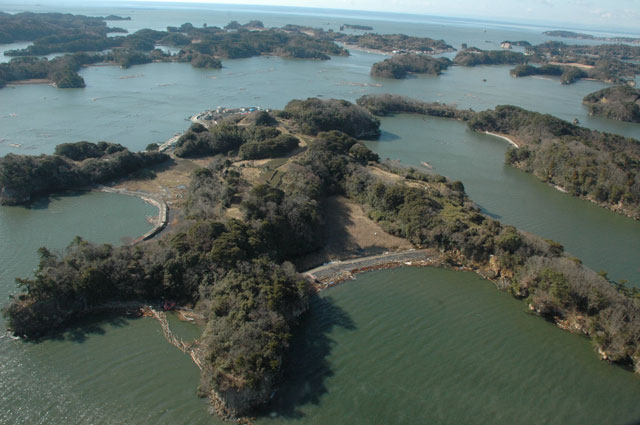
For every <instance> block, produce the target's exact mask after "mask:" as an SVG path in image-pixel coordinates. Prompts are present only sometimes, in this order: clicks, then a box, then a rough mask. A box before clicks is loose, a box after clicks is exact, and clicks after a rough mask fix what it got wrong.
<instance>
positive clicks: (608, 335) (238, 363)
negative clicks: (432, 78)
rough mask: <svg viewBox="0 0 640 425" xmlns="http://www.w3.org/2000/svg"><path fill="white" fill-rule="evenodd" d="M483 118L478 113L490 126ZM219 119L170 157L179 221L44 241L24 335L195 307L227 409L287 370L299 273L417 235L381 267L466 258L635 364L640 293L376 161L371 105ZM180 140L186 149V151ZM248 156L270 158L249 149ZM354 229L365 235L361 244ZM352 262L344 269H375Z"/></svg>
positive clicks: (201, 352)
mask: <svg viewBox="0 0 640 425" xmlns="http://www.w3.org/2000/svg"><path fill="white" fill-rule="evenodd" d="M394 101H395V102H396V103H397V104H402V103H401V102H399V101H398V99H395V100H394ZM371 103H373V102H371ZM437 109H438V108H432V109H429V108H425V109H424V110H425V111H431V110H437ZM489 114H490V113H487V114H485V115H481V114H479V115H478V116H476V117H474V118H471V120H470V121H469V122H470V123H473V125H474V127H476V128H479V126H481V125H485V126H488V125H489V124H488V123H489V122H490V115H489ZM210 115H211V114H201V115H200V116H199V118H197V119H194V121H196V122H194V123H193V125H192V126H191V127H190V128H189V130H187V131H186V132H185V133H184V134H183V136H182V137H181V138H180V139H179V140H178V141H177V143H176V144H175V153H174V154H172V155H176V156H175V158H176V161H191V163H192V164H200V165H199V166H194V165H192V166H189V167H185V169H188V170H191V171H190V172H189V175H190V179H191V181H190V183H189V184H188V189H187V193H186V196H185V197H184V198H183V202H182V203H181V204H180V205H179V207H180V208H182V209H183V212H182V219H181V220H180V222H179V223H176V224H174V225H172V226H171V228H169V229H168V230H166V231H164V232H162V233H161V234H160V236H158V237H156V238H153V239H151V240H149V241H146V242H140V243H137V244H135V245H124V246H120V247H114V246H112V245H107V244H105V245H96V244H91V243H89V242H86V241H84V240H82V239H80V238H75V239H74V240H73V241H72V242H71V244H70V245H69V246H68V248H67V249H66V250H65V251H64V252H62V253H54V252H52V251H50V250H48V249H46V248H41V249H40V250H39V251H38V254H39V257H40V260H39V264H38V267H37V269H36V270H35V272H34V275H33V276H32V277H30V278H23V279H18V283H19V285H20V288H21V289H22V292H21V293H20V294H18V295H16V296H14V297H13V298H12V300H11V303H10V304H9V305H8V306H6V307H5V308H4V310H3V314H4V315H5V317H7V320H8V326H9V328H11V329H12V331H13V332H14V333H15V334H16V335H20V336H24V337H29V338H36V337H42V336H44V335H46V334H49V333H51V332H53V331H55V330H57V329H61V328H63V327H64V326H67V325H69V324H70V323H72V322H73V321H74V320H77V318H79V317H82V316H87V315H91V314H93V313H94V312H97V311H105V310H109V309H123V308H125V306H127V308H134V307H135V308H137V309H143V310H144V311H145V312H146V313H145V314H149V315H150V316H153V317H156V318H158V317H159V318H161V312H157V311H156V310H154V308H153V307H149V306H157V305H159V304H160V305H162V304H164V306H165V307H167V308H173V306H174V305H175V304H176V303H177V304H178V305H180V306H185V307H191V308H192V309H193V310H192V313H193V314H195V315H199V316H200V317H202V318H203V320H204V322H205V323H206V325H205V328H204V332H203V333H202V335H201V337H200V338H199V339H198V341H197V342H196V343H194V344H189V345H184V344H180V343H179V341H174V343H175V344H176V345H177V346H179V347H180V349H181V350H183V351H184V352H187V353H188V354H189V355H190V356H191V357H192V359H194V362H195V363H196V364H197V365H198V367H200V368H201V371H202V373H201V383H200V386H199V389H198V393H199V394H200V395H201V396H202V397H208V398H209V399H210V400H211V402H212V404H213V406H214V408H215V409H216V411H217V412H218V413H219V414H221V415H222V416H224V417H228V418H230V417H238V416H242V415H246V414H250V413H251V412H254V411H255V409H256V408H259V407H260V406H264V405H265V404H267V403H268V402H269V400H270V397H271V395H272V394H273V392H274V390H275V389H277V387H278V383H279V379H280V377H281V375H282V372H283V370H284V368H286V367H287V364H286V359H287V353H288V347H289V343H290V340H291V333H292V331H293V330H294V329H295V327H296V326H297V324H298V323H299V321H300V318H301V317H302V316H303V315H304V314H305V312H306V311H307V309H308V305H309V300H310V299H311V297H314V296H315V291H317V290H321V289H322V288H324V287H326V284H325V282H327V279H320V278H318V277H316V276H309V275H307V276H306V277H305V276H303V275H301V274H299V272H300V271H304V270H308V269H309V268H312V267H314V266H316V265H319V264H322V263H324V262H326V261H327V260H329V259H331V258H332V257H331V256H330V255H331V253H330V252H329V251H330V250H329V246H333V247H335V246H339V247H342V248H341V250H338V252H337V253H336V251H334V254H333V255H336V257H333V258H337V259H345V258H348V257H350V256H352V257H357V256H360V255H362V253H361V246H368V247H369V248H371V249H374V252H378V253H380V252H385V251H389V250H392V249H396V250H397V249H407V248H409V247H413V249H415V251H408V254H406V255H405V256H404V257H403V256H402V255H401V253H394V252H391V253H388V254H382V255H381V256H378V257H376V258H377V260H376V261H377V262H376V264H377V265H376V266H375V267H385V258H386V259H387V261H388V262H391V264H392V265H395V266H399V265H405V262H403V261H402V258H407V260H406V261H408V262H409V263H410V264H415V265H431V266H442V267H451V268H455V269H458V270H461V269H462V270H473V271H475V272H477V273H479V274H480V275H482V276H484V277H485V278H487V279H490V280H492V281H493V282H495V284H496V286H497V287H498V288H499V289H501V290H504V291H508V292H510V293H511V294H512V295H513V296H515V297H516V298H519V299H523V300H526V302H527V303H528V305H529V308H530V309H531V311H533V312H535V313H537V314H539V315H541V316H544V317H546V318H547V319H548V320H550V321H553V322H555V323H557V324H558V326H561V327H563V328H564V329H567V330H571V331H573V332H577V333H581V334H585V335H588V336H590V337H591V338H592V340H593V341H594V344H595V345H596V347H597V348H598V350H599V353H600V356H601V357H602V358H604V359H606V360H608V361H611V362H616V363H619V364H623V365H627V366H629V367H634V368H635V370H636V372H639V373H640V356H639V355H638V353H639V352H640V351H639V350H640V345H639V341H640V314H639V313H640V308H639V307H638V304H637V302H636V301H637V298H638V293H637V291H635V290H632V289H629V288H627V287H626V286H624V285H622V284H612V283H611V282H609V281H608V280H607V279H606V278H605V277H604V276H601V275H598V274H597V273H595V272H593V271H591V270H589V269H588V268H586V267H585V266H583V265H582V263H581V262H580V261H579V260H578V259H575V258H571V257H569V256H568V255H566V254H565V253H564V249H563V247H562V246H561V245H560V244H558V243H556V242H554V241H551V240H546V239H543V238H540V237H537V236H535V235H532V234H529V233H524V232H521V231H519V230H518V229H516V228H515V227H513V226H509V225H503V224H501V223H500V222H498V221H496V220H494V219H492V218H490V217H488V216H486V215H484V214H483V213H482V212H481V210H480V209H479V208H478V207H477V206H476V205H475V204H474V203H473V202H472V201H471V199H469V198H468V196H467V195H466V194H465V191H464V185H463V184H462V183H461V182H458V181H450V180H448V179H447V178H445V177H443V176H439V175H435V174H428V173H422V172H419V171H418V170H416V169H414V168H398V167H396V166H394V165H393V164H390V163H385V162H381V161H380V159H379V158H378V156H377V155H376V154H375V153H373V152H371V151H370V150H369V149H368V148H367V147H366V146H365V144H363V143H362V142H361V141H359V140H358V139H356V138H355V137H376V136H377V135H379V131H380V130H379V121H378V120H377V119H376V118H375V117H374V116H372V115H371V114H370V113H369V112H368V111H367V110H366V109H365V108H364V107H361V106H358V105H354V104H351V103H349V102H346V101H342V100H334V99H331V100H321V99H316V98H310V99H306V100H293V101H291V102H290V103H289V104H287V106H286V107H285V108H284V110H279V111H270V112H268V111H254V112H247V111H242V112H240V113H237V114H228V115H226V116H225V119H224V120H208V119H206V117H208V116H210ZM496 118H497V117H496ZM494 122H495V123H496V125H497V124H498V122H497V121H494ZM491 128H492V129H493V127H491ZM499 129H500V130H502V131H505V130H509V129H508V128H507V125H506V124H504V125H500V127H499ZM523 137H524V134H523ZM294 139H295V140H297V146H294V144H293V141H294ZM285 140H286V141H285ZM263 143H264V144H265V145H266V146H265V148H264V149H263V148H261V147H260V146H261V144H263ZM248 144H249V145H250V146H252V147H251V148H249V149H248V150H246V149H244V147H245V146H247V145H248ZM185 146H192V148H188V149H186V150H182V151H181V150H180V149H182V148H185ZM78 148H80V149H78ZM150 148H155V147H150ZM96 149H97V148H94V147H92V146H90V145H81V146H77V147H76V146H71V149H70V151H69V147H64V148H60V151H61V152H58V153H60V154H62V153H64V152H72V153H71V155H72V156H73V157H76V158H83V157H84V156H86V155H87V153H90V154H91V155H94V154H95V155H100V151H99V150H96ZM178 155H181V156H182V157H183V158H191V159H181V158H180V156H178ZM272 156H273V157H272ZM252 157H254V158H262V159H246V158H252ZM265 157H266V158H265ZM166 171H168V170H165V172H166ZM161 174H162V173H158V175H157V178H162V176H161ZM28 175H29V176H33V175H32V174H28ZM134 183H135V182H133V183H131V184H134ZM148 187H157V184H150V185H148ZM339 211H342V212H344V213H346V214H347V218H346V219H345V218H344V217H343V218H342V219H339V218H338V217H339V215H337V214H338V213H339ZM347 222H349V223H353V222H358V223H359V225H360V226H364V228H366V229H367V231H371V230H374V229H375V232H376V234H379V236H378V237H377V239H376V240H375V241H374V242H368V245H367V242H363V241H362V238H361V237H360V236H358V234H356V233H354V234H345V232H349V230H348V229H347V227H346V224H345V223H347ZM340 223H343V224H340ZM329 229H331V231H329ZM340 236H342V237H340ZM336 237H338V239H336ZM332 238H333V239H332ZM328 240H332V244H331V245H329V244H328ZM346 240H350V241H356V242H357V243H356V245H361V246H358V247H356V249H355V250H354V249H353V248H349V247H348V246H347V245H346V244H345V241H346ZM340 241H342V242H340ZM416 251H417V252H416ZM408 259H411V260H410V261H409V260H408ZM347 267H348V266H347ZM353 267H354V268H353V269H352V270H351V271H349V270H347V274H349V273H351V274H354V273H357V272H358V271H364V270H370V269H372V267H373V266H362V267H359V266H358V265H354V266H353ZM375 267H374V268H375ZM342 268H344V266H343V267H342ZM325 272H326V270H325ZM341 272H344V270H342V271H341ZM323 273H324V272H323ZM336 279H337V276H336V277H335V278H330V279H329V281H335V280H336ZM163 300H164V303H162V301H163ZM634 300H635V301H634ZM156 308H157V307H156ZM164 326H167V328H166V329H168V325H167V324H166V323H165V324H164ZM165 335H170V332H169V331H168V330H166V331H165Z"/></svg>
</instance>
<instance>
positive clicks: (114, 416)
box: [0, 5, 640, 425]
mask: <svg viewBox="0 0 640 425" xmlns="http://www.w3.org/2000/svg"><path fill="white" fill-rule="evenodd" d="M171 7H174V6H171ZM23 8H24V6H21V5H7V6H6V7H4V6H2V5H0V9H2V10H6V11H10V12H15V11H19V10H22V9H23ZM30 9H32V10H44V9H47V10H50V9H52V7H51V6H33V8H30ZM56 10H59V11H73V12H78V13H85V14H90V15H103V16H104V15H107V14H110V13H116V14H121V15H125V16H132V17H133V19H132V20H131V21H122V22H116V23H114V25H117V26H124V27H126V28H129V29H130V30H135V29H139V28H145V27H150V28H156V29H163V28H164V27H166V26H167V25H180V24H182V23H184V22H187V21H189V22H192V23H193V24H194V25H201V24H202V23H204V22H207V23H208V24H209V25H224V24H226V23H227V22H229V21H231V20H234V19H235V20H238V21H240V22H246V21H248V20H250V19H261V20H263V21H264V23H265V25H267V26H272V25H277V26H281V25H285V24H289V23H292V24H306V25H312V26H322V27H324V28H334V29H335V28H336V27H337V26H339V25H340V24H343V23H345V22H348V23H361V24H366V25H373V26H374V27H375V28H376V30H378V31H380V32H387V33H394V32H395V33H398V32H403V33H408V34H412V35H421V36H430V37H433V38H442V39H445V40H446V41H448V42H450V43H451V44H453V45H455V46H456V47H458V46H459V44H461V43H469V45H477V46H479V47H482V48H495V46H496V45H497V43H499V42H500V41H502V40H506V39H512V40H520V39H527V40H529V41H531V42H534V43H538V42H542V41H545V40H547V39H549V38H548V37H544V36H542V35H541V34H540V33H541V31H543V30H545V29H549V28H544V29H542V28H538V27H521V26H517V25H508V24H499V23H478V22H472V21H468V20H455V19H441V18H431V17H413V16H407V15H402V16H401V15H395V16H393V17H392V18H389V17H387V16H385V15H383V14H375V13H372V14H370V13H367V14H363V15H362V14H358V13H354V12H343V11H330V12H326V13H325V14H324V15H317V16H316V12H313V13H311V12H309V11H305V10H300V9H265V8H259V7H257V6H255V7H244V8H243V7H233V6H211V7H209V8H208V9H206V10H198V9H195V8H193V7H191V6H180V7H176V8H175V9H172V10H162V9H145V8H133V7H122V6H121V8H117V7H114V8H109V9H104V8H102V9H101V8H86V9H82V10H78V9H73V10H70V9H65V8H64V7H60V8H57V9H56ZM390 19H393V20H390ZM25 44H26V43H17V44H16V45H10V46H9V45H4V46H0V52H1V51H2V50H3V49H7V48H13V47H18V45H20V46H23V45H25ZM381 59H382V57H381V56H379V55H375V54H370V53H366V52H357V51H354V52H352V56H350V57H343V58H333V59H332V60H330V61H324V62H316V61H297V60H285V59H280V58H268V57H259V58H250V59H242V60H228V61H224V68H223V69H221V70H199V69H194V68H192V67H191V66H190V65H188V64H148V65H142V66H135V67H132V68H130V69H127V70H123V69H120V68H116V67H89V68H85V69H83V70H81V71H80V73H81V75H82V76H83V77H84V78H85V80H86V82H87V87H86V88H84V89H72V90H58V89H55V88H53V87H50V86H47V85H37V86H20V87H15V88H5V89H2V90H0V155H5V154H7V153H9V152H14V153H31V154H38V153H50V152H52V151H53V148H54V146H55V145H57V144H59V143H63V142H69V141H77V140H90V141H98V140H108V141H113V142H118V143H122V144H124V145H125V146H127V147H130V148H132V149H134V150H138V149H142V148H144V147H145V146H146V145H147V144H148V143H151V142H159V141H164V140H166V139H168V138H169V137H171V136H172V135H173V134H174V133H176V132H178V131H181V130H183V129H185V128H186V127H187V126H188V125H189V123H188V122H187V121H185V118H187V117H188V116H190V115H192V114H194V113H197V112H200V111H201V110H204V109H207V108H214V107H216V106H218V105H222V106H229V107H233V106H248V105H255V106H263V107H271V108H282V107H284V105H285V104H286V102H288V101H289V100H290V99H292V98H306V97H309V96H321V97H325V98H328V97H337V98H345V99H349V100H355V99H356V98H358V97H360V96H361V95H363V94H368V93H384V92H393V93H398V94H405V95H410V96H413V97H417V98H420V99H423V100H438V101H443V102H453V103H456V104H457V105H458V106H459V107H464V108H473V109H476V110H481V109H485V108H490V107H493V106H495V105H498V104H505V103H511V104H516V105H519V106H522V107H525V108H528V109H533V110H537V111H542V112H548V113H552V114H554V115H556V116H559V117H561V118H564V119H569V120H572V119H573V118H575V117H577V118H578V119H579V120H580V121H581V122H582V123H583V125H585V126H588V127H591V128H595V129H599V130H605V131H614V132H617V133H620V134H625V135H627V136H631V137H636V138H640V125H637V124H624V123H618V122H614V121H609V120H604V119H597V118H593V117H589V116H588V115H587V113H586V109H585V108H584V107H583V106H582V105H581V99H582V97H583V96H585V95H586V94H588V93H590V92H593V91H595V90H598V89H600V88H602V87H605V85H604V84H601V83H598V82H593V81H582V82H579V83H577V84H574V85H570V86H562V85H560V84H559V82H558V81H557V80H556V81H554V80H545V79H539V78H523V79H517V80H516V79H513V78H510V77H509V76H508V69H509V68H508V67H478V68H473V69H467V68H458V67H454V68H451V69H449V70H448V71H447V72H446V73H445V74H443V75H442V76H440V77H418V78H411V79H408V80H404V81H387V80H377V79H372V78H371V77H370V76H369V75H368V73H369V69H370V67H371V64H373V63H374V62H377V61H379V60H381ZM123 77H124V78H123ZM130 77H133V78H130ZM483 80H486V81H483ZM378 85H379V86H378ZM382 129H383V137H382V139H381V140H380V141H379V142H372V143H371V144H370V146H371V147H372V148H373V149H375V150H376V151H377V152H378V153H380V154H381V156H382V157H387V156H388V157H391V158H395V159H400V160H402V161H403V162H405V163H407V164H412V165H418V164H419V163H420V162H422V161H428V162H429V163H431V164H432V166H433V168H434V171H436V172H438V173H441V174H444V175H447V176H449V177H451V178H453V179H460V180H462V181H463V182H464V184H465V186H466V188H467V192H468V193H469V195H470V196H471V198H472V199H473V200H474V201H476V202H477V203H478V204H479V205H480V206H482V207H483V208H484V209H485V211H486V212H487V213H488V214H490V215H492V216H494V217H496V218H498V219H500V220H501V221H503V222H506V223H511V224H515V225H517V226H518V227H520V228H523V229H526V230H529V231H532V232H535V233H538V234H541V235H543V236H545V237H551V238H553V239H556V240H558V241H559V242H561V243H563V244H564V245H565V246H566V247H567V249H568V250H569V251H571V252H572V253H573V254H575V255H578V256H580V257H581V258H583V259H584V260H585V262H586V263H587V264H589V265H590V266H591V267H593V268H595V269H605V270H607V271H609V272H610V274H611V275H612V276H613V277H615V278H627V279H631V280H634V281H636V282H638V281H640V279H638V276H639V274H640V271H639V270H638V268H639V267H640V264H638V258H639V255H638V254H640V245H639V243H640V234H639V233H638V232H639V230H638V228H639V227H638V223H637V222H633V221H631V220H628V219H625V218H624V217H620V216H618V215H615V214H613V213H611V212H608V211H606V210H604V209H602V208H598V207H596V206H594V205H592V204H589V203H587V202H583V201H580V200H577V199H574V198H571V197H569V196H567V195H563V194H561V193H560V192H558V191H556V190H554V189H552V188H550V187H548V186H545V185H544V184H542V183H540V182H538V181H537V180H536V179H535V178H534V177H532V176H530V175H527V174H525V173H522V172H520V171H518V170H515V169H512V168H509V167H507V166H505V165H504V161H503V154H504V151H505V150H506V144H505V142H503V141H501V140H499V139H496V138H494V137H490V136H485V135H477V134H473V133H469V132H468V131H466V130H465V127H464V125H462V124H460V123H457V122H453V121H445V120H435V119H426V120H425V119H422V118H419V117H410V116H398V117H395V118H389V119H384V120H383V125H382ZM11 144H17V145H18V146H17V147H16V146H11ZM155 213H156V211H155V210H154V208H153V207H151V206H150V205H147V204H144V203H143V202H142V201H140V200H138V199H137V198H131V197H125V196H118V195H112V194H98V193H91V194H86V195H82V196H72V197H62V198H54V199H52V200H51V201H50V203H46V202H41V203H39V204H36V205H34V206H33V207H32V208H31V209H25V208H21V207H12V208H8V207H1V208H0V304H1V303H5V302H6V301H7V300H8V297H9V294H10V293H12V292H15V290H16V287H15V284H14V278H15V277H19V276H28V275H29V273H30V272H31V271H32V270H33V268H34V267H35V265H36V263H37V256H36V249H37V248H38V247H40V246H42V245H47V246H49V247H53V248H55V249H59V250H60V249H63V248H64V246H66V245H67V244H68V243H69V241H70V240H71V238H72V237H73V236H74V235H76V234H79V235H81V236H83V237H85V238H86V239H89V240H92V241H96V242H109V243H113V244H120V243H122V242H126V240H130V239H131V238H134V237H136V236H138V235H140V234H142V233H144V232H145V231H146V230H148V229H149V228H150V224H149V223H148V222H147V221H146V219H145V216H147V215H154V214H155ZM123 238H124V239H123ZM170 323H171V326H172V328H173V329H175V330H176V331H177V332H178V333H179V335H180V336H181V337H183V338H184V339H192V338H195V337H197V335H198V333H199V329H198V328H196V327H195V326H193V325H191V324H188V323H184V322H179V321H177V320H175V318H172V317H170ZM4 326H5V325H4V322H0V329H4ZM293 347H294V351H293V353H294V356H295V358H294V359H293V362H292V368H291V369H290V370H289V373H288V375H287V378H286V381H285V384H284V385H283V387H282V390H281V391H280V392H279V393H278V395H277V396H276V397H275V401H274V405H273V406H271V407H270V408H269V409H268V410H267V411H266V412H265V414H264V416H261V418H260V419H259V421H258V422H260V423H323V424H324V423H345V424H346V423H349V424H350V423H363V424H364V423H367V424H369V423H372V424H373V423H381V424H382V423H385V424H386V423H457V424H460V423H474V424H475V423H501V424H511V423H534V422H540V423H558V424H561V423H562V424H564V423H569V424H572V423H575V424H590V423H594V424H597V423H623V422H625V421H629V420H632V419H636V418H640V411H639V408H638V406H639V404H638V403H637V401H638V400H640V397H639V396H640V389H639V385H640V384H639V382H640V381H639V378H638V377H637V376H636V375H633V374H632V373H629V372H627V371H625V370H623V369H621V368H618V367H612V366H609V365H607V364H605V363H603V362H600V361H599V360H597V356H596V355H595V354H594V353H593V350H592V348H591V346H590V344H589V342H588V341H586V340H585V339H583V338H580V337H577V336H574V335H571V334H568V333H566V332H562V331H560V330H559V329H557V328H555V327H554V326H552V325H550V324H548V323H545V322H544V321H543V320H541V319H539V318H536V317H532V316H530V315H528V314H527V313H526V311H525V306H524V304H523V303H520V302H517V301H515V300H513V299H511V298H510V297H509V296H507V295H506V294H503V293H500V292H498V291H496V290H495V289H494V288H493V287H492V286H491V285H490V284H489V283H487V282H484V281H480V280H479V279H478V278H477V277H476V276H474V275H472V274H468V273H454V272H446V271H441V270H435V269H421V270H416V269H406V270H404V269H398V270H393V271H384V272H376V273H371V274H367V275H363V276H361V277H359V279H358V280H357V281H356V282H350V283H348V284H345V285H342V286H340V287H336V288H333V289H331V290H329V291H326V292H325V293H323V295H322V298H321V299H319V300H317V301H316V302H314V304H313V308H312V312H311V314H310V315H309V316H308V318H307V320H306V321H305V323H304V324H303V326H302V327H301V330H300V332H299V335H297V336H296V341H295V342H294V344H293ZM198 379H199V371H198V369H197V368H196V367H195V365H193V363H192V362H191V360H190V359H189V358H188V357H187V356H185V355H184V354H182V353H180V352H179V351H178V350H177V349H175V348H174V347H172V346H170V345H168V344H167V343H166V342H165V341H164V338H163V337H162V334H161V331H160V327H159V326H158V324H157V323H156V322H154V321H153V320H148V319H132V318H127V317H124V318H113V317H112V318H105V320H98V321H94V322H92V323H83V324H79V325H78V326H77V327H76V328H74V329H71V330H70V331H69V332H67V333H65V334H64V335H62V336H60V337H59V338H58V339H54V340H47V341H44V342H41V343H38V344H26V343H23V342H21V341H13V340H11V339H9V338H8V337H2V338H0V424H17V423H20V424H21V423H29V424H31V423H33V424H60V425H62V424H68V423H78V424H124V423H126V424H206V423H219V421H218V420H217V419H216V418H213V417H211V416H210V415H209V413H208V406H207V404H206V402H204V401H202V400H200V399H198V398H197V397H196V396H195V391H196V387H197V384H198Z"/></svg>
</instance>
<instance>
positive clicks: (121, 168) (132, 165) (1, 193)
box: [0, 142, 169, 205]
mask: <svg viewBox="0 0 640 425" xmlns="http://www.w3.org/2000/svg"><path fill="white" fill-rule="evenodd" d="M167 159H169V157H168V156H167V155H165V154H163V153H160V152H156V151H149V152H139V153H133V152H130V151H129V150H128V149H127V148H125V147H124V146H122V145H119V144H114V143H106V142H100V143H89V142H78V143H65V144H62V145H58V146H56V149H55V154H54V155H39V156H29V155H16V154H8V155H6V156H4V157H0V205H16V204H23V203H26V202H29V201H31V200H33V199H34V197H36V196H39V195H46V194H50V193H53V192H60V191H65V190H72V189H86V188H88V187H90V186H92V185H94V184H97V183H106V182H109V181H113V180H115V179H118V178H121V177H124V176H129V175H131V174H134V173H135V172H137V171H140V170H142V169H144V168H148V167H149V166H151V165H154V164H158V163H161V162H164V161H166V160H167Z"/></svg>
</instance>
